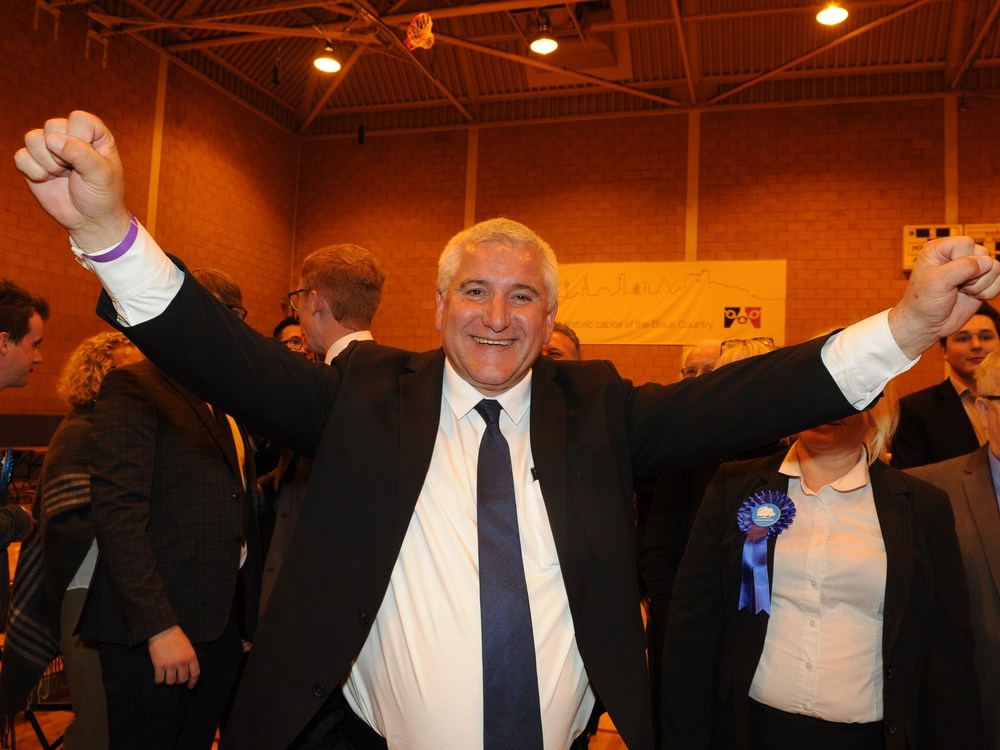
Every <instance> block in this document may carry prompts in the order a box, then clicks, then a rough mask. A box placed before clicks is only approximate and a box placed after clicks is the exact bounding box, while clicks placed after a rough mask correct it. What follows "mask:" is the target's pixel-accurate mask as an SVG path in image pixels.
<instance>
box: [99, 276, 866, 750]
mask: <svg viewBox="0 0 1000 750" xmlns="http://www.w3.org/2000/svg"><path fill="white" fill-rule="evenodd" d="M100 311H101V314H102V315H103V316H104V317H106V318H107V319H108V320H109V321H111V322H112V323H114V321H115V318H116V315H115V312H114V309H113V307H112V306H111V304H110V300H109V299H108V298H107V296H104V297H103V299H102V303H101V305H100ZM128 335H129V338H131V339H132V340H133V341H134V342H136V343H137V344H138V345H139V346H140V348H142V349H143V351H145V352H146V354H147V356H149V357H150V358H151V359H152V360H153V361H155V362H157V363H158V364H159V365H160V366H161V367H163V368H164V369H167V370H168V371H169V372H171V373H172V374H173V375H174V376H176V377H177V378H178V379H179V380H181V381H182V382H183V383H185V385H187V386H188V387H189V388H190V389H191V390H193V391H194V392H196V393H199V394H200V395H202V396H203V397H204V398H206V399H207V400H210V401H211V402H212V403H216V404H219V405H220V406H222V408H224V409H226V410H227V411H229V412H230V413H232V414H235V415H237V416H238V417H240V418H241V419H242V420H244V421H245V422H246V423H247V424H248V425H249V426H251V427H252V428H254V429H255V430H258V431H260V432H262V433H263V434H266V435H268V436H269V437H271V438H272V439H274V440H276V441H277V442H279V443H280V444H282V445H285V446H288V447H290V448H292V449H294V450H296V451H298V452H300V453H302V454H303V455H307V456H315V463H314V466H313V474H312V480H311V482H310V485H309V489H308V491H307V494H306V500H305V504H304V508H303V510H302V516H301V518H300V521H299V525H298V527H297V529H296V538H295V544H294V545H293V547H292V549H291V551H290V553H289V556H288V559H287V560H286V561H285V565H284V568H283V569H282V573H281V577H280V579H279V580H278V582H277V585H276V587H275V590H274V593H273V595H272V597H271V600H270V603H269V605H268V610H267V613H266V615H265V616H264V617H263V618H262V619H261V622H260V624H259V627H258V631H257V638H256V639H255V642H254V648H253V651H252V652H251V656H250V660H249V662H248V665H247V671H246V673H245V674H244V678H243V681H242V683H241V686H240V690H239V693H238V696H237V700H236V704H235V706H234V709H233V713H232V715H231V718H230V720H229V724H228V726H227V730H226V736H225V739H224V741H223V744H224V746H226V747H228V748H251V747H253V748H266V749H267V750H274V749H275V748H282V747H287V746H288V745H289V743H290V742H291V741H292V739H293V738H294V737H295V736H296V734H297V733H298V732H299V731H300V730H301V728H302V727H303V726H304V725H305V724H306V722H307V721H308V720H309V718H310V716H312V715H313V713H314V712H315V711H316V710H317V709H318V708H319V706H320V705H321V704H322V703H323V702H324V700H325V699H326V698H327V697H328V696H329V695H331V694H332V693H333V692H334V691H335V690H336V689H337V686H338V685H339V684H340V682H341V680H342V679H343V678H344V676H345V675H346V674H347V672H348V670H349V668H350V665H351V662H352V660H353V659H354V657H355V656H356V655H357V654H358V652H359V651H360V649H361V646H362V645H363V643H364V641H365V639H366V637H367V636H368V633H369V630H370V628H371V625H372V622H373V621H374V618H375V615H376V613H377V611H378V608H379V605H380V603H381V601H382V598H383V596H384V594H385V591H386V587H387V585H388V582H389V578H390V574H391V573H392V569H393V565H394V564H395V561H396V557H397V555H398V552H399V549H400V546H401V545H402V542H403V537H404V534H405V532H406V529H407V526H408V524H409V522H410V517H411V515H412V512H413V508H414V505H415V503H416V500H417V496H418V494H419V492H420V489H421V487H422V486H423V483H424V478H425V475H426V472H427V468H428V466H429V463H430V458H431V453H432V451H433V448H434V442H435V438H436V433H437V428H438V422H439V419H440V409H441V389H442V379H443V368H444V354H443V352H441V351H431V352H426V353H424V354H413V353H411V352H404V351H400V350H396V349H390V348H387V347H383V346H379V345H377V344H374V343H370V342H361V343H357V344H354V345H352V346H351V347H349V348H348V349H347V350H345V352H344V353H342V354H341V355H340V356H339V357H337V358H336V359H335V360H334V362H333V363H332V366H330V367H326V366H323V365H320V364H316V363H309V362H306V361H305V360H304V359H303V358H302V357H299V356H297V355H295V354H293V353H291V352H288V351H287V350H285V348H284V347H282V346H281V345H280V344H278V343H277V342H274V341H269V340H266V339H264V338H263V337H261V336H260V335H259V334H257V333H255V332H254V331H252V330H251V329H249V328H248V327H247V326H246V325H244V324H243V323H242V322H240V321H239V320H237V319H236V318H235V317H234V316H233V315H232V314H230V313H229V312H228V311H226V310H225V308H223V307H221V306H220V305H219V303H218V302H217V301H216V300H214V299H213V298H211V297H210V296H208V295H206V294H205V293H204V292H203V291H202V290H201V289H200V287H198V285H197V284H193V283H191V281H190V279H185V282H184V284H183V286H182V288H181V290H180V292H179V293H178V295H177V297H176V298H175V299H174V300H173V301H172V302H171V303H170V305H169V306H168V308H167V309H166V310H165V311H164V312H163V313H162V314H160V315H159V316H157V317H156V318H155V319H153V320H151V321H148V322H146V323H143V324H141V325H137V326H134V327H132V328H130V329H128ZM821 344H822V342H821V341H815V342H809V343H807V344H805V345H802V346H799V347H788V348H786V349H782V350H779V351H778V352H776V353H774V354H771V355H767V356H765V357H757V358H754V359H753V360H746V361H744V362H738V363H734V364H732V365H729V366H727V367H725V368H721V369H720V370H719V371H717V372H716V373H714V374H712V375H709V376H705V377H702V378H697V379H693V380H686V381H683V382H681V383H677V384H674V385H672V386H660V385H656V384H647V385H643V386H639V387H636V386H634V385H633V384H632V383H630V382H629V381H626V380H623V379H622V378H621V377H620V376H619V375H618V374H617V372H616V371H615V370H614V368H613V367H612V366H611V364H610V363H607V362H598V361H590V362H570V363H561V362H556V361H553V360H548V359H544V358H543V359H540V360H539V361H538V362H537V363H536V364H535V367H534V370H533V374H532V383H531V415H530V419H531V450H532V454H533V457H534V461H535V468H536V471H537V474H538V480H539V482H540V484H541V488H542V493H543V495H544V499H545V506H546V509H547V512H548V515H549V520H550V522H551V526H552V531H553V536H554V539H555V545H556V549H557V552H558V556H559V561H560V566H561V569H562V574H563V579H564V581H565V584H566V590H567V593H568V597H569V604H570V610H571V614H572V617H573V623H574V627H575V629H576V637H577V642H578V645H579V649H580V653H581V655H582V658H583V661H584V663H585V666H586V669H587V673H588V675H589V677H590V680H591V684H592V685H593V687H594V689H595V691H596V692H597V694H598V696H599V697H600V699H601V700H602V701H603V702H604V704H605V706H607V709H608V711H609V713H610V714H611V717H612V719H613V720H614V722H615V726H616V727H617V729H618V731H619V732H620V734H621V736H622V737H623V739H624V741H625V743H626V744H627V745H628V747H630V748H632V749H633V750H649V748H651V747H652V714H651V710H650V705H649V696H648V687H647V677H646V664H645V652H644V639H643V631H642V622H641V618H640V607H639V592H638V585H637V581H636V578H637V576H636V571H635V566H636V549H635V546H636V545H635V525H634V511H633V501H632V479H633V476H634V475H636V474H645V475H652V474H658V473H662V472H664V471H669V470H671V469H672V468H675V467H677V466H679V465H683V464H686V463H690V462H692V461H699V460H706V459H708V458H711V457H715V456H723V455H729V454H732V453H734V452H736V451H737V450H738V449H739V448H742V447H746V445H747V444H749V445H759V444H761V443H765V442H767V441H769V440H774V439H776V438H778V437H779V436H781V435H785V434H788V433H790V432H794V431H796V430H798V429H802V428H805V427H807V426H809V425H811V424H818V423H822V422H826V421H829V420H830V419H833V418H836V417H837V416H838V415H842V414H844V413H847V412H850V411H851V407H850V405H849V404H847V403H846V402H845V400H844V398H843V396H842V394H841V393H840V390H839V389H838V388H837V386H836V384H835V383H834V381H833V379H832V378H831V376H830V374H829V372H828V371H827V370H826V368H825V367H824V366H823V365H822V361H821V359H820V356H819V350H820V347H821ZM776 403H780V404H782V405H784V406H787V407H788V408H781V409H776V408H771V405H773V404H776Z"/></svg>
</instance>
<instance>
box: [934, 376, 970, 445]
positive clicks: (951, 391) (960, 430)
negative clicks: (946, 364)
mask: <svg viewBox="0 0 1000 750" xmlns="http://www.w3.org/2000/svg"><path fill="white" fill-rule="evenodd" d="M937 388H938V389H937V396H938V398H939V399H941V407H940V408H941V410H940V414H941V416H942V417H943V418H945V419H947V420H948V423H949V424H950V430H949V429H947V428H945V427H944V425H942V426H941V434H942V435H949V434H950V435H953V436H954V437H955V438H956V439H959V440H962V441H965V440H968V439H970V438H971V439H973V440H975V441H976V443H977V444H978V438H976V429H975V428H974V427H973V426H972V423H971V422H970V421H969V414H968V412H966V411H965V406H964V405H963V404H962V397H961V396H959V395H958V393H956V392H955V387H954V386H953V385H952V384H951V381H950V380H945V381H944V382H943V383H940V384H939V385H938V387H937Z"/></svg>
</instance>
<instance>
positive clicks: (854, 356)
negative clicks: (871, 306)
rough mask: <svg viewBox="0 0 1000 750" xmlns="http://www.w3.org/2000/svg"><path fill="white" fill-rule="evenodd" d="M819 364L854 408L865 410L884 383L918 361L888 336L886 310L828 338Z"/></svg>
mask: <svg viewBox="0 0 1000 750" xmlns="http://www.w3.org/2000/svg"><path fill="white" fill-rule="evenodd" d="M822 357H823V364H824V365H826V369H828V370H829V371H830V374H831V375H832V376H833V379H834V381H836V383H837V385H838V387H839V388H840V391H841V393H843V394H844V398H846V399H847V400H848V401H849V402H850V403H851V404H852V405H853V406H854V408H855V409H864V408H865V407H867V406H868V405H869V404H870V403H871V402H872V401H874V400H875V398H876V397H877V396H878V395H879V394H880V393H881V392H882V389H883V388H885V386H886V383H888V382H889V381H890V380H892V379H893V378H894V377H896V376H897V375H899V374H901V373H904V372H906V371H907V370H909V369H910V368H911V367H913V365H915V364H916V363H917V362H918V361H920V357H917V358H916V359H910V358H909V357H907V356H906V355H905V354H903V352H902V350H901V349H900V348H899V346H897V345H896V340H895V339H894V338H893V337H892V331H891V330H890V329H889V311H888V310H886V311H884V312H881V313H879V314H878V315H872V316H871V317H870V318H865V319H864V320H862V321H861V322H859V323H855V324H854V325H852V326H848V327H847V328H845V329H844V330H843V331H840V332H839V333H837V334H835V335H834V336H832V337H831V338H830V339H829V340H828V341H827V342H826V343H825V344H824V345H823V351H822Z"/></svg>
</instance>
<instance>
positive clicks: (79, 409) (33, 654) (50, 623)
mask: <svg viewBox="0 0 1000 750" xmlns="http://www.w3.org/2000/svg"><path fill="white" fill-rule="evenodd" d="M141 358H142V355H141V354H140V353H139V351H138V350H137V349H136V348H135V347H134V346H133V345H132V343H131V342H130V341H129V340H128V339H127V338H125V336H123V335H122V334H120V333H117V332H112V333H99V334H97V335H96V336H91V337H90V338H88V339H86V340H85V341H84V342H83V343H81V344H80V345H79V346H78V347H77V348H76V350H75V351H74V352H73V353H72V354H71V355H70V357H69V360H68V361H67V363H66V366H65V367H64V368H63V370H62V373H61V374H60V376H59V383H58V385H57V387H56V390H57V392H58V393H59V395H60V396H61V397H62V398H63V399H64V400H65V401H66V402H67V403H68V404H69V405H70V407H71V410H70V412H69V414H67V415H66V418H65V419H64V420H63V421H62V422H61V423H60V424H59V427H58V429H57V430H56V432H55V434H54V435H53V436H52V440H51V441H50V443H49V450H48V453H47V455H46V457H45V463H44V465H43V466H42V472H41V476H40V477H39V480H38V490H37V492H36V494H35V504H34V508H33V510H34V513H35V516H36V518H38V520H39V533H38V534H35V535H34V536H32V537H31V538H30V539H29V540H28V541H27V542H26V543H25V544H24V545H23V546H22V548H21V554H20V558H19V561H18V567H17V573H16V574H15V576H14V593H13V600H12V606H11V616H10V624H9V627H8V630H7V640H6V647H5V653H4V665H3V680H2V682H0V709H2V712H3V715H4V717H5V718H6V720H7V721H6V727H7V728H8V730H9V728H10V726H11V720H12V718H13V716H14V714H15V713H17V711H19V710H20V709H22V708H24V706H25V702H26V696H27V695H28V693H29V691H31V689H32V687H33V686H34V685H35V683H36V682H37V681H38V679H39V677H41V675H42V673H43V672H44V670H45V668H46V667H47V666H48V665H49V664H50V663H51V661H52V660H53V659H54V658H55V657H56V656H57V655H59V654H62V658H63V664H64V668H65V672H66V678H67V681H68V683H69V689H70V700H71V701H72V703H73V710H74V712H75V713H76V716H75V718H74V720H73V721H72V722H71V724H70V725H69V727H68V728H67V729H66V736H65V743H66V747H67V748H68V750H78V749H79V748H94V749H95V750H96V749H97V748H106V747H107V745H108V732H107V707H106V705H105V701H104V686H103V684H102V681H101V662H100V657H99V655H98V652H97V649H96V648H94V647H93V645H92V644H90V643H88V642H87V641H85V640H83V639H81V638H80V637H79V636H77V635H76V634H75V632H74V631H75V630H76V623H77V620H78V619H79V617H80V612H81V610H82V609H83V603H84V600H85V599H86V597H87V588H88V586H89V584H90V578H91V576H92V575H93V572H94V565H95V563H96V561H97V543H96V540H95V538H94V529H93V526H92V525H91V523H90V470H89V463H90V459H91V456H92V454H93V452H94V443H93V439H92V437H91V424H92V421H93V415H94V402H95V401H96V400H97V394H98V393H99V392H100V389H101V384H102V383H103V382H104V378H105V376H106V375H107V374H108V373H109V372H110V371H111V370H112V369H113V368H115V367H118V366H120V365H124V364H129V363H131V362H136V361H138V360H139V359H141Z"/></svg>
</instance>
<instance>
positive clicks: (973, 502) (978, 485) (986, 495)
mask: <svg viewBox="0 0 1000 750" xmlns="http://www.w3.org/2000/svg"><path fill="white" fill-rule="evenodd" d="M988 450H989V448H986V447H984V448H980V449H979V450H978V451H976V452H975V453H973V454H972V455H971V456H970V458H969V463H968V464H967V465H966V467H965V471H966V476H965V477H963V479H962V489H963V490H964V492H965V501H966V503H968V505H969V511H970V512H971V513H972V520H973V522H974V523H975V527H976V532H977V533H978V534H979V540H980V543H981V544H982V547H983V552H984V554H985V555H986V562H987V564H989V566H990V574H991V575H992V577H993V585H994V587H995V588H996V590H997V592H1000V507H998V505H997V496H996V491H995V490H994V489H993V477H992V475H991V474H990V462H989V457H988V456H987V454H986V451H988Z"/></svg>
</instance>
